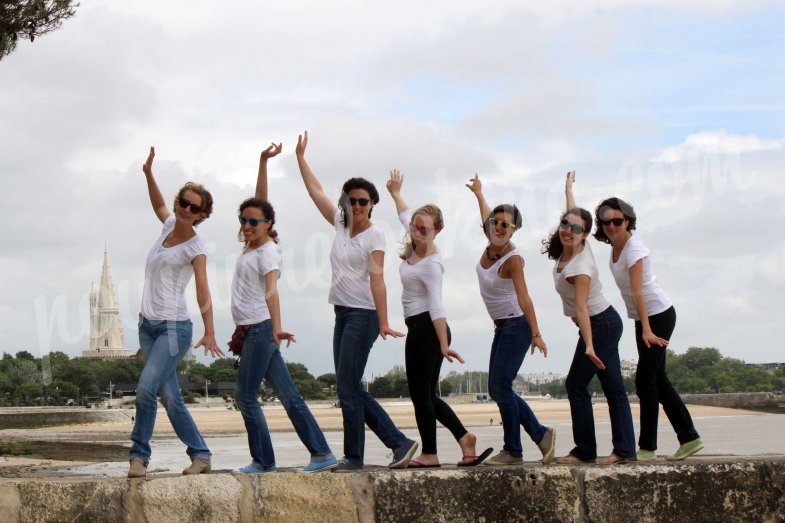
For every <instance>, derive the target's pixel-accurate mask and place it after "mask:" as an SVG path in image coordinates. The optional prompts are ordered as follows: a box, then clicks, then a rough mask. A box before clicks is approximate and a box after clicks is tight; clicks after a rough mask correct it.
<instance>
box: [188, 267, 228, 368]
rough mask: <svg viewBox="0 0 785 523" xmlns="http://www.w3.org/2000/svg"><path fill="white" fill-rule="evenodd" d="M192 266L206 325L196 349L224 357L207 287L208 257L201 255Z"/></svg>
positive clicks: (198, 300) (195, 346) (200, 309)
mask: <svg viewBox="0 0 785 523" xmlns="http://www.w3.org/2000/svg"><path fill="white" fill-rule="evenodd" d="M191 264H192V265H193V266H194V278H195V279H196V302H197V303H198V304H199V312H201V313H202V322H203V323H204V336H202V339H200V340H199V341H198V342H197V343H196V345H194V348H198V347H202V346H204V355H205V356H207V353H208V352H209V353H210V354H212V355H213V356H223V354H224V353H223V351H222V350H221V349H219V348H218V344H217V343H216V342H215V327H214V326H213V304H212V300H211V298H210V288H209V287H208V285H207V256H205V255H204V254H200V255H198V256H197V257H195V258H194V259H193V260H192V261H191Z"/></svg>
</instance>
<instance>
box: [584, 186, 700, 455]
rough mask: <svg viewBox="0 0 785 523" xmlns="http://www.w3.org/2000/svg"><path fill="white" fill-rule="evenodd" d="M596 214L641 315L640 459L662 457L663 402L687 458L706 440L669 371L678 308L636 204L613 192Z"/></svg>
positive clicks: (615, 268) (629, 300) (630, 310)
mask: <svg viewBox="0 0 785 523" xmlns="http://www.w3.org/2000/svg"><path fill="white" fill-rule="evenodd" d="M595 214H596V218H597V230H596V231H595V232H594V237H595V238H596V239H597V240H599V241H601V242H603V243H609V244H610V245H611V246H612V247H613V249H612V250H611V257H610V260H609V261H608V263H609V265H610V269H611V273H613V278H614V280H616V285H617V286H618V287H619V291H621V296H622V298H623V299H624V305H625V307H626V308H627V316H628V317H629V318H631V319H633V320H635V344H636V346H637V348H638V369H637V371H636V373H635V390H636V393H637V395H638V398H639V399H640V408H641V413H640V416H641V426H640V434H639V437H638V459H639V460H652V459H655V458H656V457H657V455H656V452H655V451H656V450H657V420H658V418H659V414H660V412H659V411H660V403H662V409H663V410H664V411H665V415H666V416H667V417H668V421H670V423H671V426H672V427H673V430H674V431H675V432H676V437H677V438H678V440H679V444H680V446H679V448H678V449H677V450H676V452H675V453H674V454H673V456H672V459H675V460H682V459H684V458H686V457H688V456H691V455H693V454H695V453H696V452H698V451H699V450H701V449H702V448H703V441H701V439H700V436H699V435H698V431H697V430H695V425H694V424H693V422H692V417H691V416H690V412H689V411H688V410H687V407H686V406H685V405H684V402H683V401H682V399H681V397H680V396H679V393H678V392H677V391H676V389H675V388H674V387H673V385H672V384H671V382H670V380H669V379H668V376H667V375H666V374H665V357H666V354H667V350H666V347H667V346H668V342H669V340H670V337H671V334H673V330H674V329H675V328H676V309H675V308H674V307H673V303H672V302H671V300H670V298H669V297H668V295H667V294H665V291H663V290H662V288H661V287H660V284H659V283H658V282H657V278H656V277H655V276H654V271H653V270H652V268H651V260H650V258H649V249H647V248H646V246H645V245H644V244H643V241H641V239H640V238H639V237H638V235H637V234H633V233H632V231H634V230H635V226H636V222H637V217H636V216H635V210H634V209H633V208H632V205H630V204H628V203H627V202H625V201H624V200H622V199H620V198H615V197H614V198H607V199H605V200H603V201H601V202H600V204H599V205H598V206H597V210H596V213H595Z"/></svg>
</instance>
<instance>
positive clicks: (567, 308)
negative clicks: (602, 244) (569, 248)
mask: <svg viewBox="0 0 785 523" xmlns="http://www.w3.org/2000/svg"><path fill="white" fill-rule="evenodd" d="M558 266H559V263H558V261H557V262H556V263H555V264H554V266H553V283H554V285H555V286H556V292H558V293H559V296H561V301H562V308H563V309H564V315H565V316H569V317H570V318H575V315H576V313H575V285H573V284H572V283H570V282H569V281H567V278H572V277H573V276H578V275H581V274H584V275H586V276H588V277H589V278H590V279H591V282H590V283H589V300H588V301H589V316H594V315H595V314H599V313H601V312H602V311H604V310H605V309H607V308H608V307H610V305H611V304H610V302H609V301H608V300H606V299H605V297H604V296H603V295H602V284H601V283H600V278H599V271H598V270H597V263H596V262H595V261H594V254H592V252H591V247H590V246H589V243H588V242H585V243H584V247H583V250H582V251H581V252H580V253H578V254H577V255H576V256H573V257H572V259H571V260H570V261H568V262H567V265H565V266H564V267H563V268H562V270H561V272H557V267H558Z"/></svg>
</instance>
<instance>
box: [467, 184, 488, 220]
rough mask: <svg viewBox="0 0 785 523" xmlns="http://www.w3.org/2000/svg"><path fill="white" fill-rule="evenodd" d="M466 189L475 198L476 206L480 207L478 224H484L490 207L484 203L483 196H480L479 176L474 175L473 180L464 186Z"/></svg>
mask: <svg viewBox="0 0 785 523" xmlns="http://www.w3.org/2000/svg"><path fill="white" fill-rule="evenodd" d="M466 187H468V188H469V190H470V191H471V192H473V193H474V195H475V196H476V197H477V204H478V205H479V206H480V222H481V223H485V220H487V219H488V216H490V215H491V207H490V205H488V202H486V201H485V196H483V195H482V182H481V181H480V176H479V175H477V174H475V175H474V178H472V179H471V180H470V183H467V184H466Z"/></svg>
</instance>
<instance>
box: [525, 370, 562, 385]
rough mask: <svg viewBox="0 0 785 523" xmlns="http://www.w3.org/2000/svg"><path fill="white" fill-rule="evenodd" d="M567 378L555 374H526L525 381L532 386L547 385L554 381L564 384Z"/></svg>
mask: <svg viewBox="0 0 785 523" xmlns="http://www.w3.org/2000/svg"><path fill="white" fill-rule="evenodd" d="M564 378H565V376H564V375H563V374H557V373H555V372H540V373H539V374H524V375H523V380H524V381H526V382H528V383H531V384H532V385H537V386H539V385H546V384H548V383H553V382H554V381H559V382H564Z"/></svg>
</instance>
